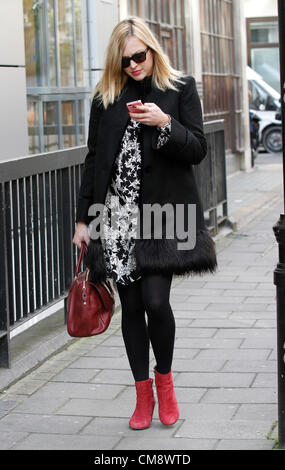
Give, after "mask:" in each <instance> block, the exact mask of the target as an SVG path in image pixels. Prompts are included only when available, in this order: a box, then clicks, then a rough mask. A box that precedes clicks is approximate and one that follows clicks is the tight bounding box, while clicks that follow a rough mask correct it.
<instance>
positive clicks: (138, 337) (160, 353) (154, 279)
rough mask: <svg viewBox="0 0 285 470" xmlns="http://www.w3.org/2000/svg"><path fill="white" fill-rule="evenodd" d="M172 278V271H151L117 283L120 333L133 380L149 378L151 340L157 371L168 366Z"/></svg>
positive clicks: (171, 343) (172, 323)
mask: <svg viewBox="0 0 285 470" xmlns="http://www.w3.org/2000/svg"><path fill="white" fill-rule="evenodd" d="M171 281H172V274H171V275H158V274H151V275H145V276H142V277H141V278H140V279H138V280H137V281H134V282H132V283H131V284H129V285H128V286H125V285H123V284H120V283H117V284H116V286H117V289H118V294H119V297H120V301H121V306H122V335H123V339H124V343H125V347H126V351H127V355H128V359H129V363H130V367H131V369H132V373H133V376H134V379H135V380H136V381H139V380H146V379H148V378H149V346H150V342H151V345H152V349H153V353H154V356H155V359H156V368H157V371H158V372H160V373H161V374H167V373H168V372H169V371H170V369H171V364H172V357H173V349H174V338H175V319H174V316H173V312H172V309H171V306H170V304H169V294H170V287H171ZM145 312H146V313H147V320H148V321H147V322H146V318H145Z"/></svg>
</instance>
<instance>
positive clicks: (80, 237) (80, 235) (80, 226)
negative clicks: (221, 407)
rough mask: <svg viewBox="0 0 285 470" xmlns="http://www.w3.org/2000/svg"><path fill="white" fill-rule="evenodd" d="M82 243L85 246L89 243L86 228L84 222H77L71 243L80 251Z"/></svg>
mask: <svg viewBox="0 0 285 470" xmlns="http://www.w3.org/2000/svg"><path fill="white" fill-rule="evenodd" d="M82 241H85V242H86V245H87V246H88V245H89V243H90V237H89V233H88V226H87V225H86V224H85V223H84V222H77V224H76V229H75V233H74V236H73V239H72V243H74V244H75V245H76V246H77V247H78V248H79V249H80V248H81V242H82Z"/></svg>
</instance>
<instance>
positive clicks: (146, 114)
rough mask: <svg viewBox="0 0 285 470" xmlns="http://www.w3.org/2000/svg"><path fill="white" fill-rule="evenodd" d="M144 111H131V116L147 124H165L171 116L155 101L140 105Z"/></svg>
mask: <svg viewBox="0 0 285 470" xmlns="http://www.w3.org/2000/svg"><path fill="white" fill-rule="evenodd" d="M139 109H141V110H142V111H143V112H142V113H141V112H140V113H130V112H129V116H130V117H131V118H132V119H133V120H134V121H137V122H141V123H142V124H146V125H147V126H160V127H161V126H165V124H167V123H168V121H169V117H168V115H167V114H165V113H164V112H163V111H162V110H161V109H160V107H159V106H157V105H156V104H155V103H144V104H143V105H141V106H139Z"/></svg>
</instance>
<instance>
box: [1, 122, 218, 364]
mask: <svg viewBox="0 0 285 470" xmlns="http://www.w3.org/2000/svg"><path fill="white" fill-rule="evenodd" d="M205 134H206V137H207V141H208V155H207V157H206V158H205V160H204V161H203V162H202V163H201V164H200V165H199V166H198V167H197V168H195V173H196V177H197V181H198V185H199V188H200V192H201V196H202V203H203V207H204V210H205V218H206V222H207V225H208V227H209V229H210V231H211V232H212V234H213V235H215V234H216V233H217V232H218V229H219V226H220V225H221V224H223V223H224V222H225V221H226V219H227V192H226V168H225V147H224V127H223V120H220V121H213V122H207V123H205ZM86 152H87V150H86V147H85V146H82V147H76V148H71V149H68V150H58V151H56V152H49V153H45V154H39V155H32V156H27V157H23V158H18V159H15V160H9V161H6V162H2V163H0V183H1V189H0V209H1V210H0V240H1V243H0V261H1V270H0V367H6V368H7V367H10V348H9V344H10V333H11V332H12V331H13V329H17V328H19V327H20V326H21V324H22V323H23V322H25V321H27V320H29V319H31V318H32V317H33V316H36V315H38V314H39V313H41V312H42V311H43V310H45V309H46V308H47V307H49V306H51V305H52V304H54V303H57V302H58V301H60V300H64V299H66V295H67V291H68V288H69V286H70V284H71V282H72V279H73V275H74V266H75V265H76V263H77V259H78V250H77V248H76V246H75V245H74V244H73V243H72V238H73V234H74V229H75V215H76V201H77V195H78V191H79V187H80V182H81V176H82V170H83V164H84V159H85V156H86ZM13 333H14V334H15V333H16V332H15V331H14V332H13Z"/></svg>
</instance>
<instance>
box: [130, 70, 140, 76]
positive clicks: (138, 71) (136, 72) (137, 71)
mask: <svg viewBox="0 0 285 470" xmlns="http://www.w3.org/2000/svg"><path fill="white" fill-rule="evenodd" d="M139 73H141V70H136V71H135V72H132V74H133V75H138V74H139Z"/></svg>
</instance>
